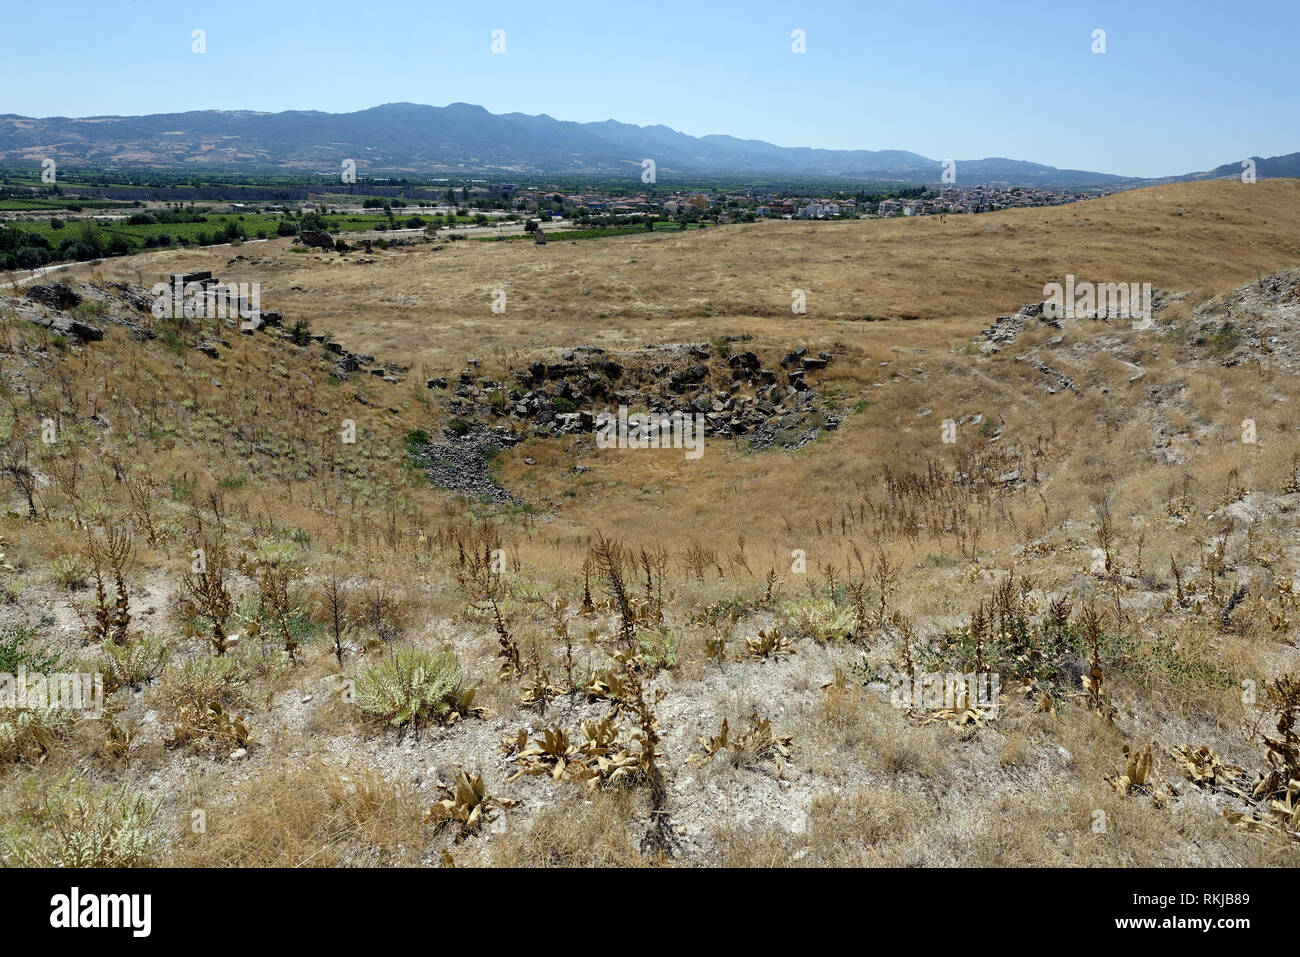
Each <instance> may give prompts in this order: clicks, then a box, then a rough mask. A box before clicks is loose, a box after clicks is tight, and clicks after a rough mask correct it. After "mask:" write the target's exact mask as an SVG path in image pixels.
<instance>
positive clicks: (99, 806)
mask: <svg viewBox="0 0 1300 957" xmlns="http://www.w3.org/2000/svg"><path fill="white" fill-rule="evenodd" d="M161 803H162V802H161V801H159V802H151V801H149V800H148V799H147V798H145V797H144V795H142V794H131V793H129V792H127V791H126V790H121V791H116V790H111V791H101V792H91V791H89V790H88V789H87V787H86V785H85V784H84V783H78V784H76V785H74V786H72V787H67V786H64V785H60V786H57V787H56V788H55V789H54V791H53V793H51V794H50V795H49V796H48V797H47V798H46V799H45V800H44V802H42V803H41V804H40V805H38V806H36V807H34V808H32V809H30V810H29V811H28V813H27V814H25V815H23V817H24V818H26V821H25V823H26V824H27V825H28V829H26V830H23V831H17V830H11V831H10V832H9V833H7V834H5V835H4V836H3V837H2V838H0V844H3V846H4V849H5V851H6V852H7V853H8V854H11V855H12V856H13V858H14V860H15V862H16V863H17V864H19V865H20V866H22V867H139V866H141V865H146V864H149V863H151V862H152V859H153V856H154V852H155V850H156V848H157V846H158V844H159V843H160V841H161V839H162V835H161V834H160V833H159V832H158V831H156V830H155V829H154V827H153V824H154V820H155V819H156V818H157V816H158V809H159V807H160V806H161Z"/></svg>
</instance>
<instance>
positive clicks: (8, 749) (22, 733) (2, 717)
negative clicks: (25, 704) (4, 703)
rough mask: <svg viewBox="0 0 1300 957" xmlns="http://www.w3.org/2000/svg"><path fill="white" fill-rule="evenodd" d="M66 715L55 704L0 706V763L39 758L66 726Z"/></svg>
mask: <svg viewBox="0 0 1300 957" xmlns="http://www.w3.org/2000/svg"><path fill="white" fill-rule="evenodd" d="M69 716H70V714H69V712H67V711H60V710H58V709H55V708H34V709H33V708H26V709H23V710H21V711H15V710H12V709H9V708H0V763H3V762H9V761H19V760H22V759H24V758H25V759H27V760H29V761H34V760H37V759H38V758H40V757H41V756H42V755H43V754H45V753H46V752H48V751H49V750H50V747H51V746H52V745H53V743H54V741H55V739H56V738H58V737H59V736H60V735H61V734H63V732H64V731H65V730H66V728H67V719H68V718H69Z"/></svg>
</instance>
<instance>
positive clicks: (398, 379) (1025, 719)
mask: <svg viewBox="0 0 1300 957" xmlns="http://www.w3.org/2000/svg"><path fill="white" fill-rule="evenodd" d="M1298 267H1300V182H1297V181H1294V180H1277V181H1270V182H1261V183H1257V184H1253V185H1245V184H1241V183H1233V182H1208V183H1196V184H1179V185H1170V186H1161V187H1156V188H1151V189H1144V190H1137V191H1133V192H1128V193H1124V194H1118V195H1113V196H1109V197H1106V198H1103V199H1098V200H1093V201H1089V202H1086V203H1078V204H1074V205H1071V206H1067V207H1057V208H1051V209H1030V210H1018V211H1008V212H1003V213H993V214H985V215H980V216H970V217H950V218H945V219H940V218H939V217H925V218H922V219H917V220H908V221H902V220H882V221H861V222H847V223H833V224H832V223H814V224H807V223H797V222H772V223H760V224H753V225H748V226H727V227H720V228H715V229H708V230H702V231H691V232H689V233H682V234H648V235H646V236H628V237H616V238H609V239H600V240H596V241H590V242H552V243H548V244H546V245H544V246H535V245H533V244H529V243H525V244H519V243H490V242H485V243H477V242H455V243H437V242H419V243H412V244H411V245H407V246H394V247H391V248H389V249H379V248H376V249H373V250H371V251H369V252H364V251H352V252H348V253H345V254H339V253H328V254H327V253H323V252H320V251H316V250H303V249H302V248H301V247H299V248H298V251H295V249H294V247H292V246H291V244H290V241H289V240H287V239H285V240H271V241H268V242H265V243H256V244H255V243H246V244H244V245H243V246H241V247H238V248H226V249H211V250H187V251H180V252H177V251H169V252H159V253H152V254H146V255H140V256H135V257H131V258H129V259H122V260H111V261H108V262H105V263H103V264H100V265H96V266H90V265H86V266H81V267H76V268H73V269H68V270H64V271H62V272H59V273H56V274H54V275H51V276H49V277H45V278H43V279H41V280H39V282H38V283H37V284H36V288H37V291H35V292H31V291H28V290H27V289H20V290H15V291H12V292H10V293H9V294H8V295H5V296H3V297H0V331H2V333H3V335H2V337H0V372H2V373H3V376H4V383H5V385H6V386H7V388H6V389H5V395H6V396H7V397H8V401H7V402H6V403H4V405H3V408H0V421H2V423H3V430H0V431H2V436H3V439H4V449H3V459H2V460H0V474H2V475H3V477H4V479H5V482H6V483H7V484H5V485H4V486H3V488H4V495H5V502H4V514H3V516H2V517H0V534H2V535H3V541H4V549H3V550H4V552H5V555H4V559H3V560H4V562H5V563H7V565H8V566H12V567H7V568H5V569H4V570H3V571H0V597H3V599H4V600H3V603H0V625H2V626H3V639H2V640H0V652H2V653H3V656H4V657H3V658H0V671H4V670H6V668H5V667H4V666H5V665H8V664H16V663H18V662H25V663H29V667H31V668H32V670H39V669H37V668H35V664H36V663H40V662H46V663H48V659H49V656H51V655H55V656H58V658H59V661H60V662H61V663H63V664H64V665H66V666H67V667H68V668H71V667H72V666H74V665H84V666H85V668H86V669H87V670H98V671H102V672H104V673H105V674H106V675H108V676H109V678H110V679H111V680H110V682H109V683H110V686H111V687H110V692H111V693H110V694H109V697H108V700H107V708H106V713H105V716H104V718H103V719H102V720H76V719H69V718H68V716H66V715H40V716H37V717H34V718H27V719H25V720H23V719H22V717H21V716H17V715H14V714H13V713H12V712H9V713H6V712H5V711H4V710H2V709H0V760H2V761H3V763H0V799H2V803H3V806H4V808H5V809H6V810H5V811H4V812H0V813H2V815H3V816H0V860H2V861H3V862H4V863H15V862H20V861H32V860H50V859H51V858H52V857H54V858H57V857H58V855H60V854H62V855H66V854H67V853H68V849H67V847H65V846H63V845H61V844H59V842H58V839H57V837H56V836H55V835H56V834H57V829H52V828H50V827H44V828H43V829H42V828H40V827H37V826H36V825H35V824H34V823H33V822H35V821H42V822H49V821H67V820H71V819H72V815H73V813H74V808H75V806H76V805H75V802H74V796H75V795H76V794H77V789H78V788H82V789H85V790H86V793H87V794H89V795H91V801H92V805H93V807H94V808H95V809H96V810H94V811H93V813H94V814H98V815H100V818H99V819H100V820H119V819H120V820H128V821H129V822H130V830H131V833H132V835H136V834H138V835H144V837H140V839H139V840H131V841H126V840H120V841H117V842H116V843H114V842H109V845H108V848H109V849H108V850H106V851H104V852H103V856H102V857H99V858H96V859H95V861H94V862H95V863H105V864H111V863H122V862H129V861H130V860H147V861H153V862H163V863H175V864H203V865H211V864H267V863H276V864H282V865H290V866H296V865H300V864H303V865H312V866H324V865H330V864H399V863H400V864H438V863H442V864H444V865H445V864H447V863H449V862H450V861H454V863H455V864H456V865H457V866H464V865H474V864H490V863H494V864H536V865H575V864H639V863H654V862H663V863H676V864H682V865H688V866H689V865H701V864H750V865H759V866H773V865H804V866H807V865H831V864H844V865H849V864H855V865H862V864H898V865H932V864H948V865H952V864H958V865H979V864H990V865H1022V864H1042V865H1088V864H1093V865H1112V866H1128V865H1195V864H1202V865H1207V864H1208V865H1220V866H1236V865H1246V864H1268V865H1279V866H1292V867H1293V866H1295V865H1296V864H1297V863H1300V840H1297V835H1298V834H1300V818H1296V817H1295V816H1293V812H1290V811H1287V812H1286V813H1284V811H1283V810H1280V809H1292V808H1294V807H1295V805H1296V802H1297V800H1298V799H1300V793H1297V789H1298V788H1300V783H1296V782H1300V764H1297V762H1298V761H1300V758H1297V754H1300V751H1298V750H1297V745H1298V742H1297V741H1296V736H1295V731H1294V729H1293V728H1292V726H1291V725H1289V724H1287V723H1286V721H1285V720H1283V721H1282V722H1281V723H1279V715H1283V716H1285V715H1287V714H1293V715H1294V714H1296V713H1297V712H1300V681H1297V680H1296V679H1295V678H1294V675H1295V674H1296V672H1297V670H1298V669H1300V649H1298V648H1297V645H1296V627H1297V622H1298V621H1300V612H1298V611H1297V608H1296V598H1295V585H1294V582H1295V581H1296V579H1297V575H1298V574H1300V549H1298V548H1297V547H1296V545H1295V542H1296V541H1297V538H1296V535H1297V531H1300V528H1298V523H1300V473H1298V472H1297V468H1298V465H1297V463H1300V436H1298V435H1297V433H1296V431H1295V428H1294V426H1293V423H1292V422H1291V421H1290V412H1289V410H1290V408H1291V407H1292V404H1293V403H1294V402H1295V401H1296V399H1297V394H1296V392H1297V389H1296V386H1295V382H1296V372H1297V370H1298V369H1300V268H1298ZM198 270H210V271H211V272H212V273H213V274H214V275H215V276H216V277H217V278H219V279H221V280H225V281H230V282H240V281H242V282H260V283H261V297H262V306H263V309H264V310H275V311H277V312H278V313H280V314H281V316H280V317H274V318H270V321H268V322H266V323H265V324H263V325H262V326H261V327H260V328H258V329H256V330H252V331H248V332H241V331H240V330H239V329H238V327H237V324H236V323H234V322H233V321H230V320H226V319H220V318H217V319H201V318H193V317H192V318H190V319H183V318H182V319H174V318H161V319H159V318H155V317H154V316H153V315H152V303H153V297H152V296H151V295H150V294H149V287H150V285H151V284H152V283H154V282H157V281H159V280H160V279H165V278H166V276H167V275H168V274H170V273H194V272H196V271H198ZM1067 273H1068V274H1071V275H1074V276H1076V277H1079V278H1080V279H1086V280H1091V281H1096V282H1121V281H1123V282H1130V281H1133V282H1138V283H1143V282H1149V283H1151V284H1152V286H1153V287H1154V289H1155V291H1156V299H1155V308H1154V314H1153V317H1152V319H1153V322H1152V324H1151V327H1150V328H1134V325H1133V323H1132V322H1131V321H1129V320H1127V319H1109V320H1108V319H1106V318H1095V317H1091V316H1082V317H1077V318H1066V319H1062V320H1051V319H1050V318H1049V317H1046V316H1044V315H1043V314H1042V311H1041V309H1039V308H1038V304H1039V302H1040V301H1041V300H1042V299H1043V287H1044V285H1045V284H1047V283H1049V282H1057V281H1061V280H1062V279H1063V278H1064V276H1065V275H1066V274H1067ZM55 281H59V282H64V283H66V284H67V286H66V290H64V289H60V288H56V287H54V286H53V285H52V284H53V283H54V282H55ZM496 290H503V291H504V293H505V299H504V302H505V308H504V312H499V311H498V312H493V310H492V303H493V301H494V299H495V298H496V295H495V293H496ZM793 290H803V291H804V293H805V295H806V303H807V312H806V313H805V314H795V313H792V312H791V309H790V306H791V302H792V295H791V294H792V291H793ZM1022 307H1028V308H1022ZM998 317H1003V319H1002V320H1001V321H998ZM51 326H52V327H53V328H52V329H51V328H47V327H51ZM313 337H314V338H313ZM539 367H540V368H539ZM575 396H576V398H575ZM560 398H564V399H565V400H566V401H567V402H568V403H569V405H568V406H565V405H564V404H562V403H561V402H559V401H558V400H559V399H560ZM620 402H626V404H628V405H630V406H632V407H633V408H634V409H638V410H640V409H646V408H652V409H653V408H659V407H663V408H677V409H680V408H683V407H685V408H689V409H690V410H691V411H692V412H694V411H699V414H700V415H702V416H706V419H705V421H706V422H707V423H708V425H707V431H706V441H705V445H704V449H703V454H702V455H700V456H699V457H697V458H691V457H688V456H687V455H685V454H683V450H681V449H657V450H656V449H641V450H638V449H633V448H626V449H604V448H600V447H599V445H598V444H597V443H596V442H595V440H594V436H593V435H592V433H591V432H590V431H587V430H586V429H587V427H588V425H589V423H588V422H587V420H585V419H584V418H583V417H582V416H581V412H583V411H587V412H593V411H598V410H608V409H610V408H612V407H616V406H617V405H618V404H619V403H620ZM569 407H572V409H573V411H574V412H575V413H577V414H578V417H577V418H576V419H574V420H573V422H574V423H576V424H574V425H571V426H570V425H564V424H563V423H562V420H560V421H557V419H556V417H555V413H562V412H564V411H565V410H566V409H567V408H569ZM548 413H550V415H548ZM707 417H711V418H707ZM1247 421H1249V423H1250V427H1249V428H1247V427H1246V423H1247ZM51 423H52V428H53V436H54V441H53V442H50V443H46V442H43V441H42V434H43V433H46V434H47V435H48V434H49V433H48V431H47V430H48V428H49V427H50V424H51ZM348 436H355V441H354V442H350V441H347V437H348ZM945 437H952V438H955V441H952V442H949V441H945ZM196 549H201V550H202V551H203V552H204V555H205V557H206V566H205V567H206V568H207V569H210V570H211V571H210V573H208V572H205V573H204V575H206V577H204V576H200V575H199V573H197V572H195V571H194V567H195V566H194V564H193V563H194V561H195V559H194V552H195V550H196ZM119 571H120V573H121V576H120V584H119V583H118V574H117V572H119ZM101 578H102V580H103V583H104V585H103V589H102V592H101V591H100V590H98V589H97V585H98V581H97V579H101ZM187 582H188V584H187ZM123 588H124V589H125V591H126V593H127V594H126V597H125V598H124V599H123V603H124V607H125V612H126V619H125V620H123V618H122V608H123V603H118V604H115V601H116V599H117V598H118V596H119V595H120V594H121V592H122V590H123ZM223 593H224V594H225V595H226V597H227V598H228V605H227V606H226V607H225V609H224V611H223V608H222V602H221V600H220V598H221V595H222V594H223ZM97 608H99V609H100V611H99V612H98V613H97ZM336 611H337V614H336V613H335V612H336ZM223 614H224V617H223ZM235 635H237V636H238V637H239V639H240V640H239V641H238V642H237V643H233V642H230V641H229V639H230V638H231V636H235ZM219 652H220V653H219ZM417 655H422V656H424V663H425V664H426V666H427V668H428V670H427V671H426V672H425V673H424V677H413V676H412V675H413V672H410V671H407V672H402V670H401V669H403V668H406V667H407V666H408V665H409V664H410V663H411V661H412V656H417ZM439 656H450V657H439ZM450 658H454V659H455V662H456V664H455V667H454V668H453V667H452V666H451V665H450V664H449V661H450ZM385 669H393V670H395V671H396V673H395V674H391V675H389V677H390V678H391V679H392V680H389V681H387V682H385V681H384V680H383V678H384V674H385ZM10 670H12V669H10ZM49 670H53V669H49ZM918 670H919V671H920V672H924V673H926V674H936V673H937V674H947V675H951V674H954V673H963V674H966V673H970V674H975V673H979V674H984V675H988V674H994V675H997V676H998V679H999V682H1000V690H1001V696H1000V697H999V698H997V699H996V700H995V701H994V702H993V706H992V707H987V706H985V707H978V706H977V703H976V702H973V701H970V700H966V701H957V702H948V703H947V704H948V705H949V706H947V707H945V706H944V705H945V703H944V702H943V701H932V700H928V699H927V700H924V701H916V702H911V704H910V706H897V704H896V702H895V701H893V700H891V698H896V695H891V685H890V682H891V680H895V676H896V675H897V674H902V673H906V674H914V673H916V672H917V671H918ZM430 674H436V675H437V676H438V678H439V679H440V680H437V681H434V680H431V679H429V675H430ZM1288 675H1291V676H1292V677H1290V678H1288V677H1287V676H1288ZM412 686H414V687H416V688H417V690H419V692H420V694H421V695H423V698H420V699H418V700H417V702H416V710H417V711H418V712H419V713H420V715H421V717H420V719H419V720H406V718H408V717H409V715H405V714H404V713H402V710H401V708H400V707H394V706H393V699H394V698H402V699H403V703H409V701H406V700H405V699H406V698H408V697H409V692H410V688H411V687H412ZM471 687H476V688H477V691H476V692H475V694H473V695H470V694H468V693H467V690H468V689H469V688H471ZM1246 689H1250V691H1252V692H1253V696H1252V695H1251V694H1247V693H1246ZM895 690H896V682H895ZM399 691H400V692H401V693H400V694H399ZM358 702H360V703H358ZM954 704H955V706H953V705H954ZM213 705H217V706H218V707H217V709H215V710H214V709H213ZM223 718H224V719H225V720H224V721H223ZM232 718H239V721H238V722H235V721H232V720H231V719H232ZM1274 729H1276V730H1274ZM1261 732H1267V733H1268V734H1269V735H1270V737H1271V738H1272V740H1273V744H1272V745H1270V744H1268V743H1267V742H1265V741H1264V740H1263V739H1262V738H1261V737H1260V734H1261ZM1148 746H1150V754H1151V757H1152V761H1153V768H1152V769H1151V770H1150V772H1149V773H1147V772H1146V771H1145V763H1144V761H1143V760H1140V758H1139V756H1140V755H1142V754H1143V753H1144V752H1145V750H1146V748H1147V747H1148ZM1126 747H1127V748H1128V753H1129V755H1131V757H1132V762H1131V764H1130V762H1129V761H1128V760H1126V758H1125V748H1126ZM1202 748H1204V749H1206V750H1204V751H1202V750H1200V749H1202ZM462 771H463V772H466V773H467V775H468V777H466V778H465V779H464V780H463V781H462V782H460V785H459V786H458V782H457V776H458V775H459V774H460V773H461V772H462ZM476 776H481V784H482V788H483V790H482V792H481V795H485V796H486V797H487V798H489V800H487V801H485V802H483V803H482V807H481V809H480V810H479V813H478V814H477V815H474V814H472V811H473V808H474V807H476V806H478V804H479V802H480V796H481V795H480V793H479V792H476V791H475V788H474V787H473V784H474V783H475V782H474V781H473V779H474V778H475V777H476ZM74 777H75V778H76V780H75V781H74V780H71V779H72V778H74ZM1292 779H1295V780H1294V781H1293V780H1292ZM443 788H446V789H447V790H445V791H444V790H442V789H443ZM443 800H446V801H447V802H448V804H441V803H439V802H441V801H443ZM123 808H128V809H134V810H129V813H125V812H123V810H122V809H123ZM196 810H198V811H203V812H204V820H205V828H204V830H203V831H202V833H196V832H195V830H194V829H193V828H192V827H191V822H192V820H193V819H194V818H193V814H194V812H195V811H196ZM1099 821H1100V822H1101V826H1100V827H1099V826H1098V822H1099ZM121 830H122V829H119V831H121ZM132 855H136V856H135V857H134V858H133V857H132Z"/></svg>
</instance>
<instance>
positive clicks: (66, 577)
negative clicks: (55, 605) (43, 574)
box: [50, 555, 90, 589]
mask: <svg viewBox="0 0 1300 957" xmlns="http://www.w3.org/2000/svg"><path fill="white" fill-rule="evenodd" d="M50 572H51V574H53V576H54V580H55V581H56V582H58V583H59V584H60V585H62V586H63V587H64V588H69V589H75V588H85V587H86V576H87V575H88V574H89V572H90V570H89V569H88V568H87V567H86V561H85V559H83V558H82V557H81V556H80V555H60V556H59V557H58V558H56V559H54V560H53V561H52V562H50Z"/></svg>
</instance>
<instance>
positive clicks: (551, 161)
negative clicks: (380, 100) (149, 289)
mask: <svg viewBox="0 0 1300 957" xmlns="http://www.w3.org/2000/svg"><path fill="white" fill-rule="evenodd" d="M45 158H54V159H55V160H56V161H58V162H60V163H61V164H62V165H65V166H98V167H150V168H160V169H183V168H193V167H205V168H207V167H229V168H232V169H235V168H253V167H257V168H261V169H267V168H275V169H281V170H285V171H304V172H320V173H337V172H339V171H340V169H341V165H342V163H343V161H344V160H348V159H351V160H354V161H355V162H356V168H357V173H358V176H361V177H364V176H367V175H375V174H391V173H423V174H431V173H433V174H441V173H460V174H470V173H483V174H496V175H502V174H504V175H514V174H525V173H534V174H535V173H554V174H568V175H574V174H603V175H619V174H627V175H629V176H635V177H637V178H638V179H639V178H640V175H641V171H642V160H643V159H647V158H649V159H653V160H654V161H655V164H656V175H657V177H661V178H665V179H671V178H672V177H673V176H674V175H679V176H692V175H699V174H732V175H754V176H760V175H761V176H786V177H790V176H819V177H843V178H846V179H853V180H869V181H898V182H905V183H918V184H919V183H938V182H939V181H940V173H941V161H940V160H936V159H931V158H928V157H925V156H921V155H919V154H917V153H912V152H908V151H906V150H827V149H811V148H807V147H785V146H774V145H773V144H771V143H766V142H763V141H761V140H746V139H738V138H736V137H733V136H719V135H713V136H699V137H696V136H689V135H687V134H685V133H679V132H678V131H676V130H673V129H671V128H669V127H667V126H635V125H632V124H628V123H619V122H616V121H614V120H605V121H603V122H596V123H575V122H569V121H565V120H557V119H555V118H554V117H551V116H547V115H546V114H542V115H539V116H533V115H528V114H524V113H505V114H494V113H490V112H488V111H487V110H486V109H484V108H483V107H481V106H474V105H472V104H468V103H452V104H451V105H449V106H445V107H437V106H422V105H418V104H414V103H389V104H385V105H383V106H376V107H373V108H371V109H367V110H360V111H357V112H354V113H323V112H318V111H297V110H291V111H286V112H282V113H259V112H253V111H243V110H239V111H225V110H201V111H193V112H187V113H157V114H151V115H148V116H95V117H82V118H70V117H46V118H42V119H37V118H32V117H24V116H17V115H14V114H6V115H0V164H3V165H7V166H15V165H25V164H28V163H33V164H36V165H37V166H39V164H40V162H41V161H42V160H43V159H45ZM1255 159H1256V175H1257V176H1258V177H1259V178H1261V179H1265V178H1270V177H1278V176H1300V153H1292V154H1289V155H1286V156H1278V157H1272V158H1268V159H1261V158H1258V157H1257V158H1255ZM1241 170H1242V166H1241V161H1236V162H1230V163H1225V164H1224V165H1223V166H1220V167H1217V168H1216V169H1213V170H1208V171H1205V172H1199V173H1188V174H1183V175H1176V176H1169V177H1164V178H1160V179H1138V178H1133V177H1124V176H1116V175H1113V174H1108V173H1096V172H1089V171H1086V170H1073V169H1057V168H1055V167H1052V166H1045V165H1043V164H1041V163H1031V162H1025V161H1022V160H1013V159H1006V158H1002V157H990V158H985V159H975V160H960V159H959V160H956V171H957V176H958V181H959V182H960V183H962V184H972V183H979V182H991V183H1009V184H1012V185H1021V186H1041V187H1048V188H1061V187H1071V188H1083V187H1111V188H1116V187H1126V186H1137V185H1145V184H1149V183H1156V182H1177V181H1184V180H1196V179H1214V178H1220V177H1228V176H1240V175H1241Z"/></svg>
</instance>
